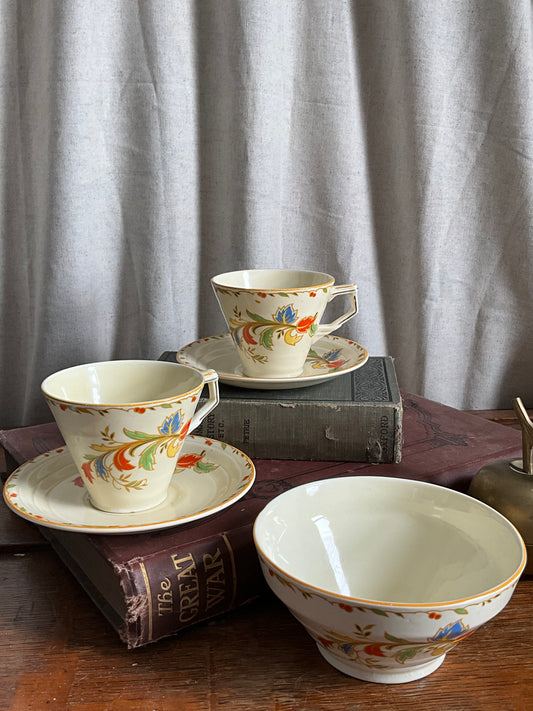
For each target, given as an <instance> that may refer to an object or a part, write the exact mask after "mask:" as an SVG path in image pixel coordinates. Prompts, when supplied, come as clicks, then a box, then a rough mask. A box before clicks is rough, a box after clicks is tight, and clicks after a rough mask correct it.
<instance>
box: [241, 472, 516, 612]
mask: <svg viewBox="0 0 533 711" xmlns="http://www.w3.org/2000/svg"><path fill="white" fill-rule="evenodd" d="M341 478H342V479H343V480H346V479H357V480H362V479H383V477H379V476H378V477H376V476H361V475H360V476H352V477H341ZM393 480H394V481H397V482H406V483H408V484H409V483H411V484H417V485H422V486H427V487H430V488H436V489H444V490H446V491H448V492H451V493H453V494H456V495H457V496H458V497H464V498H466V499H468V500H469V501H470V500H471V501H472V502H473V503H474V505H478V506H479V507H480V508H482V509H489V510H490V511H491V513H492V514H494V515H495V518H499V519H501V520H502V522H504V523H505V524H506V525H507V526H508V527H509V529H510V530H511V531H513V532H514V533H515V535H516V537H517V540H518V542H519V543H520V547H521V551H522V556H521V560H520V563H519V565H518V566H517V568H516V569H515V571H514V572H513V573H512V574H511V575H510V576H508V577H507V578H506V579H505V580H503V581H502V582H501V583H499V584H498V585H495V586H493V587H491V588H488V589H486V590H483V591H481V592H479V593H476V594H474V595H469V596H467V597H463V598H457V599H453V600H441V601H439V600H434V601H429V602H401V601H393V600H375V599H372V598H365V597H356V596H353V595H346V594H345V593H341V592H336V591H334V590H330V589H328V588H326V587H321V586H319V585H316V584H315V583H310V582H308V581H306V580H304V579H302V578H300V577H298V576H296V575H293V574H292V573H289V572H288V571H287V570H285V569H284V568H282V567H281V566H280V565H279V564H278V563H276V562H275V561H274V560H273V559H272V558H271V557H270V556H269V555H268V554H267V553H266V552H265V550H263V548H262V546H261V544H260V543H259V541H258V535H257V529H258V522H259V521H260V519H261V518H262V516H263V515H266V511H267V509H268V508H269V506H271V505H272V504H274V502H275V501H276V499H279V498H281V497H284V496H286V495H290V494H291V492H294V491H295V490H296V489H303V488H305V487H307V486H308V484H300V485H299V486H296V487H293V488H291V489H288V490H287V491H284V492H282V493H281V494H278V496H275V497H274V498H273V499H271V500H270V501H269V502H268V503H267V504H266V505H265V507H264V508H263V509H262V510H261V511H260V512H259V514H258V515H257V516H256V518H255V520H254V524H253V530H252V535H253V541H254V545H255V547H256V550H257V552H258V555H259V557H260V558H263V560H264V561H265V562H266V563H267V564H268V565H269V566H271V567H272V568H274V569H275V570H276V571H277V572H278V573H279V574H280V575H282V576H283V577H285V578H287V579H288V580H290V581H292V582H294V583H296V584H298V585H301V586H302V587H304V588H307V589H308V590H311V591H313V592H314V593H318V594H320V595H323V596H327V597H330V598H333V599H335V600H342V601H343V602H346V603H347V604H351V605H361V606H366V607H374V608H376V609H390V608H393V609H395V610H411V611H416V610H422V611H423V610H445V609H454V608H457V607H459V606H461V605H465V604H467V603H468V604H470V605H471V604H477V603H480V602H482V601H483V600H486V599H490V598H492V597H494V595H495V594H501V593H502V592H503V591H505V590H506V589H508V588H509V587H511V586H513V585H516V583H517V582H518V580H519V579H520V576H521V575H522V573H523V572H524V569H525V566H526V563H527V548H526V545H525V542H524V539H523V538H522V536H521V534H520V532H519V531H518V529H517V528H516V526H515V525H514V524H513V523H512V522H511V521H509V519H508V518H506V517H505V516H503V514H501V513H500V512H499V511H497V510H496V509H494V508H493V507H491V506H489V505H488V504H485V503H484V502H483V501H480V500H479V499H474V498H473V497H470V496H468V494H465V493H463V492H461V491H457V490H455V489H451V488H449V487H445V486H441V485H440V484H434V483H433V482H426V481H419V480H414V479H408V478H404V477H393ZM335 481H339V479H321V480H318V481H314V482H312V484H313V485H321V484H325V485H329V484H330V483H333V485H334V482H335Z"/></svg>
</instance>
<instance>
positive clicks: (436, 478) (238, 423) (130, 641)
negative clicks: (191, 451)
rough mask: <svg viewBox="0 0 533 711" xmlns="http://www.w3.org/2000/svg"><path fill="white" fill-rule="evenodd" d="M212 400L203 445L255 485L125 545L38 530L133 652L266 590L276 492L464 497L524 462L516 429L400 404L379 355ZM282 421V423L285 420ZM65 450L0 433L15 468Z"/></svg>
mask: <svg viewBox="0 0 533 711" xmlns="http://www.w3.org/2000/svg"><path fill="white" fill-rule="evenodd" d="M174 357H175V354H174V353H171V352H169V353H165V354H164V355H163V356H162V358H164V359H172V358H174ZM221 395H222V401H221V404H220V405H219V408H217V410H219V411H218V413H217V414H214V417H213V418H212V419H211V420H208V422H207V423H205V425H204V427H205V429H204V430H203V434H204V436H207V437H213V438H216V439H221V440H223V441H227V442H229V443H231V444H233V445H235V446H237V447H239V448H242V449H243V450H244V451H246V452H247V453H248V454H249V455H250V456H253V457H254V458H255V459H254V464H255V467H256V481H255V483H254V486H253V487H252V489H251V490H250V491H249V492H248V493H247V494H246V496H245V497H244V498H242V499H240V500H239V501H238V502H237V503H236V504H234V505H233V506H231V507H229V508H227V509H225V510H224V511H221V512H219V513H218V514H215V515H213V516H211V517H209V518H206V519H202V520H199V521H195V522H192V523H189V524H185V525H182V526H177V527H175V528H169V529H164V530H159V531H153V532H145V533H136V534H132V535H100V534H87V533H74V532H71V531H66V530H60V529H54V528H48V527H43V526H41V527H40V530H41V532H42V534H43V535H44V536H45V537H46V538H47V540H48V541H49V542H50V544H51V545H52V547H53V548H54V550H55V551H56V552H57V554H58V555H59V556H60V557H61V559H62V560H63V561H64V563H65V564H66V566H67V567H68V568H69V570H70V571H71V572H72V573H73V574H74V576H75V577H76V578H77V579H78V581H79V583H80V585H81V586H82V588H83V589H84V590H85V591H86V592H87V593H88V595H89V596H90V597H91V598H92V599H93V601H94V602H95V604H96V605H97V606H98V608H99V609H100V610H101V611H102V613H103V614H104V615H105V616H106V617H107V618H108V620H109V622H110V623H111V624H112V625H113V626H114V628H115V629H116V630H117V632H118V633H119V635H120V637H121V639H122V640H123V641H124V642H125V643H126V644H127V646H128V647H130V648H132V647H139V646H141V645H145V644H148V643H150V642H155V641H157V640H159V639H161V638H163V637H166V636H168V635H172V634H175V633H177V632H179V631H180V630H183V629H184V628H186V627H189V626H190V625H193V624H196V623H199V622H201V621H203V620H206V619H209V618H211V617H214V616H215V615H219V614H221V613H224V612H227V611H229V610H231V609H233V608H235V607H237V606H239V605H241V604H243V603H245V602H247V601H250V600H252V599H253V598H255V597H257V596H258V595H260V594H262V593H264V592H265V591H266V586H265V584H264V582H263V578H262V575H261V572H260V570H259V566H258V562H257V557H256V553H255V548H254V544H253V538H252V527H253V522H254V520H255V517H256V516H257V514H258V513H259V511H260V510H261V509H262V508H263V506H264V505H265V504H266V503H267V502H268V501H269V500H270V499H272V498H273V497H274V496H276V495H277V494H278V493H280V492H282V491H285V490H287V489H289V488H291V487H294V486H297V485H299V484H303V483H306V482H311V481H316V480H319V479H324V478H329V477H337V476H353V475H358V474H372V475H379V476H389V477H405V478H411V479H417V480H422V481H429V482H432V483H436V484H441V485H444V486H450V487H453V488H456V489H459V490H462V491H466V490H467V488H468V485H469V482H470V480H471V478H472V477H473V475H474V474H475V473H476V472H477V471H478V470H479V469H480V468H481V466H483V464H485V463H486V462H488V461H491V460H495V459H499V458H507V457H517V456H520V453H521V437H520V433H519V432H518V431H516V430H514V429H511V428H507V427H503V426H501V425H498V424H495V423H492V422H489V421H487V420H484V419H482V418H479V417H477V416H475V415H470V414H467V413H464V412H461V411H459V410H456V409H453V408H450V407H446V406H444V405H440V404H438V403H435V402H432V401H430V400H427V399H425V398H422V397H418V396H415V395H410V394H407V393H404V394H403V397H401V396H400V392H399V390H398V384H397V381H396V375H395V372H394V366H393V362H392V360H391V359H390V358H385V357H384V358H369V360H368V362H367V363H366V364H365V365H364V366H363V367H362V368H360V369H359V370H356V371H354V372H352V373H350V374H346V375H343V376H339V377H338V378H334V379H332V380H330V381H328V382H326V383H322V384H320V385H315V386H312V387H309V388H303V389H300V390H298V391H297V390H284V391H279V390H278V391H260V392H259V391H248V392H247V391H246V390H244V389H237V388H230V387H229V386H227V387H226V386H224V387H222V388H221ZM284 413H290V417H287V418H286V419H284V417H285V414H284ZM195 434H196V433H195ZM62 443H63V441H62V439H61V435H60V434H59V431H58V429H57V427H56V426H55V424H45V425H39V426H35V427H26V428H19V429H14V430H4V431H0V444H2V445H3V446H4V448H5V450H6V452H7V453H8V455H9V457H10V460H11V462H12V464H13V465H14V466H15V465H18V464H22V463H23V462H25V461H27V460H29V459H31V458H33V457H35V456H36V455H38V454H39V453H42V452H45V451H48V450H51V449H54V448H56V447H59V446H61V445H62ZM343 460H344V461H343ZM28 525H30V524H28Z"/></svg>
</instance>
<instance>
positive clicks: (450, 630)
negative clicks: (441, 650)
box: [431, 620, 468, 642]
mask: <svg viewBox="0 0 533 711" xmlns="http://www.w3.org/2000/svg"><path fill="white" fill-rule="evenodd" d="M465 632H468V627H464V626H463V623H462V621H461V620H457V622H452V623H450V624H449V625H447V626H446V627H441V629H440V630H439V631H438V632H437V634H436V635H435V636H434V637H431V641H432V642H442V641H443V640H446V642H451V641H453V640H454V639H457V638H458V637H461V636H462V635H464V634H465Z"/></svg>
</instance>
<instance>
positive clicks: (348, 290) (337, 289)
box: [313, 284, 358, 341]
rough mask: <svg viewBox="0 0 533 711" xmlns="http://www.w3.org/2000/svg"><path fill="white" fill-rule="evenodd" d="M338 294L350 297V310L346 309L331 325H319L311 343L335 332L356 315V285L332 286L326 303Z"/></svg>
mask: <svg viewBox="0 0 533 711" xmlns="http://www.w3.org/2000/svg"><path fill="white" fill-rule="evenodd" d="M340 294H349V295H350V297H351V298H350V308H349V309H348V311H346V313H345V314H343V315H342V316H339V318H337V319H335V321H332V322H331V323H322V324H320V326H319V327H318V328H317V330H316V332H315V335H314V337H313V341H316V340H317V339H318V338H321V337H322V336H327V334H328V333H331V332H332V331H336V330H337V329H338V328H339V327H340V326H342V324H343V323H346V321H348V320H349V319H351V318H352V316H355V314H356V313H357V309H358V306H357V284H339V285H338V286H337V285H336V286H334V287H333V288H332V290H331V293H330V295H329V299H328V303H329V302H330V301H331V300H332V299H334V298H335V297H336V296H339V295H340Z"/></svg>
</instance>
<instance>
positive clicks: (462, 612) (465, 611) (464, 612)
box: [454, 607, 468, 615]
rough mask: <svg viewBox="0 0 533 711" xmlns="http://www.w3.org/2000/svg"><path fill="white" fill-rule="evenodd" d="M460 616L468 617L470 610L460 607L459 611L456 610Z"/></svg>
mask: <svg viewBox="0 0 533 711" xmlns="http://www.w3.org/2000/svg"><path fill="white" fill-rule="evenodd" d="M454 612H456V613H457V614H458V615H468V610H467V609H466V608H464V607H458V608H457V610H454Z"/></svg>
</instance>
